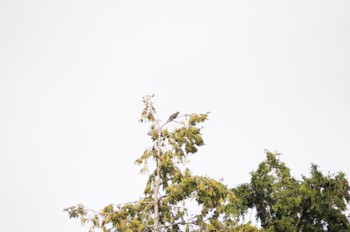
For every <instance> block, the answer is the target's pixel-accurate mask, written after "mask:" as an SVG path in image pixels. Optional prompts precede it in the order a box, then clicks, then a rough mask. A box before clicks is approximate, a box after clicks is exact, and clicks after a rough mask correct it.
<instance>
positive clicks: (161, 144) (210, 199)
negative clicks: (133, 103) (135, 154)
mask: <svg viewBox="0 0 350 232" xmlns="http://www.w3.org/2000/svg"><path fill="white" fill-rule="evenodd" d="M152 97H153V96H146V97H144V98H143V103H144V109H143V111H142V115H141V119H140V121H141V122H143V123H150V128H149V131H148V135H149V136H150V138H151V142H152V145H151V147H150V148H149V149H147V150H145V151H144V152H143V154H142V155H141V156H140V157H139V158H138V159H137V160H136V164H138V165H141V167H142V168H141V172H142V173H146V174H148V181H147V183H146V187H145V190H144V196H143V198H141V199H140V200H138V201H135V202H131V203H125V204H118V205H108V206H106V207H104V208H103V209H102V210H101V211H94V210H89V209H87V208H86V207H85V206H83V205H82V204H79V205H77V206H73V207H69V208H67V209H65V211H67V212H68V214H69V216H70V217H71V218H79V219H80V220H81V222H82V223H87V222H89V223H91V228H90V231H94V230H95V229H101V230H102V231H104V232H106V231H154V232H159V231H180V230H186V231H245V230H243V229H244V228H249V230H246V231H254V227H252V226H249V225H238V223H237V220H236V218H237V214H238V211H237V207H236V205H237V202H238V200H237V198H236V196H235V194H234V193H233V192H232V191H231V190H230V189H228V188H227V187H226V186H225V185H224V184H222V183H221V182H219V181H216V180H214V179H211V178H209V177H204V176H195V175H193V174H192V173H191V172H190V170H189V169H187V168H186V167H185V165H184V164H185V161H186V160H187V157H188V156H189V155H191V154H195V153H196V152H197V150H198V148H199V147H200V146H203V145H204V141H203V138H202V134H201V130H202V128H201V127H200V126H199V125H200V124H201V123H203V122H204V121H206V120H207V117H208V114H207V113H206V114H194V113H193V114H183V115H179V113H178V112H176V113H175V114H173V115H171V116H170V117H169V119H168V120H167V121H166V122H165V123H163V124H162V123H161V121H160V120H159V119H157V116H156V109H155V107H154V104H153V103H152V101H151V99H152ZM169 124H172V126H171V127H168V125H169ZM150 161H153V162H154V163H155V169H154V170H153V171H151V172H148V165H147V164H148V162H150ZM190 201H196V202H197V204H198V207H199V211H200V212H199V213H197V214H191V213H190V211H189V209H188V208H187V204H188V202H190ZM242 228H243V229H242Z"/></svg>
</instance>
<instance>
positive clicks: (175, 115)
mask: <svg viewBox="0 0 350 232" xmlns="http://www.w3.org/2000/svg"><path fill="white" fill-rule="evenodd" d="M179 113H180V112H179V111H177V112H176V113H173V114H172V115H170V117H169V119H168V121H166V123H168V122H171V121H173V120H174V119H175V118H176V117H177V116H178V115H179Z"/></svg>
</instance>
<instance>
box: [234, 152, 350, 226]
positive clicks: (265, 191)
mask: <svg viewBox="0 0 350 232" xmlns="http://www.w3.org/2000/svg"><path fill="white" fill-rule="evenodd" d="M349 191H350V187H349V183H348V181H347V179H346V178H345V174H344V173H343V172H339V173H337V174H332V175H331V174H329V175H326V176H325V175H323V174H322V172H321V171H319V169H318V167H317V166H316V165H314V164H313V165H311V171H310V176H309V177H306V176H303V177H302V180H296V179H295V178H293V177H292V176H291V174H290V169H289V168H288V167H286V165H285V164H284V163H283V162H281V161H280V160H279V154H276V153H272V152H269V151H268V152H267V153H266V160H265V161H263V162H261V163H260V165H259V167H258V169H257V170H256V171H254V172H252V173H251V180H250V183H246V184H241V185H239V186H238V187H236V188H234V189H233V192H234V193H235V194H236V196H237V198H238V199H239V204H238V208H240V213H241V215H242V216H244V215H245V214H246V213H247V210H248V209H255V210H256V218H257V219H258V221H260V223H261V227H262V228H264V229H265V230H266V231H350V224H349V217H347V216H346V215H345V211H346V209H347V204H348V203H349V201H350V195H349Z"/></svg>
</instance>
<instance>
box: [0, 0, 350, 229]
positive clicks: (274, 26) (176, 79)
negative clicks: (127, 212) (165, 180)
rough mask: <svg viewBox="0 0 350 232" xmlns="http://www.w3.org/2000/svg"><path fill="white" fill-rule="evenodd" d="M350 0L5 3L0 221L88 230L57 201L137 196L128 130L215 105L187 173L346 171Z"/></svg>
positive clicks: (1, 16) (134, 148) (245, 176)
mask: <svg viewBox="0 0 350 232" xmlns="http://www.w3.org/2000/svg"><path fill="white" fill-rule="evenodd" d="M349 10H350V2H349V1H319V0H317V1H305V0H303V1H280V0H278V1H203V0H201V1H188V0H186V1H179V0H177V1H164V0H162V1H141V0H140V1H117V0H114V1H111V0H105V1H104V0H102V1H91V0H84V1H83V0H81V1H77V0H69V1H68V0H61V1H44V0H33V1H24V0H1V1H0V184H1V187H0V208H1V210H0V218H1V219H0V221H1V228H2V229H1V230H2V231H6V232H18V231H37V232H46V231H51V232H62V231H65V232H83V231H84V232H86V231H87V230H88V228H87V227H81V226H80V223H79V222H78V221H77V220H70V219H68V216H67V215H66V214H65V213H63V212H62V210H63V208H65V207H68V206H72V205H75V204H78V203H84V204H85V205H87V206H89V207H90V208H95V209H100V208H102V207H103V206H105V205H107V204H109V203H121V202H127V201H132V200H137V199H138V198H139V197H140V196H141V194H142V191H143V188H144V185H145V180H146V176H143V175H141V174H139V168H138V167H137V166H135V165H134V160H135V159H136V158H137V157H138V156H139V155H140V154H142V152H143V150H144V149H145V148H147V147H148V146H149V144H150V143H149V139H148V137H147V135H146V133H147V126H146V125H142V124H140V123H138V122H137V121H138V119H139V116H140V113H141V110H142V104H141V99H142V96H144V95H146V94H153V93H154V94H155V95H156V97H155V99H154V101H155V103H156V106H157V109H158V112H159V117H160V118H161V119H163V120H164V119H165V120H166V119H167V117H168V116H169V115H170V114H171V113H173V112H176V111H180V112H181V113H192V112H207V111H210V112H211V114H210V119H209V121H208V122H206V123H205V129H204V131H203V133H204V138H205V142H206V146H205V147H203V148H201V149H200V150H199V152H198V153H197V154H196V155H195V156H193V157H192V158H191V163H190V164H189V166H190V167H191V168H192V170H193V172H194V173H195V174H199V175H208V176H210V177H214V178H217V179H219V178H224V182H225V184H227V185H228V186H230V187H233V186H235V185H237V184H239V183H242V182H247V181H248V180H249V172H251V171H252V170H254V169H256V168H257V165H258V163H259V162H261V161H262V160H263V159H264V158H265V155H264V149H269V150H271V151H278V152H281V153H282V154H283V155H282V157H281V159H282V160H283V161H285V162H286V164H287V166H289V167H290V168H291V169H292V173H293V175H295V176H296V177H298V178H299V177H300V175H301V174H307V173H308V171H309V167H310V163H315V164H318V165H319V166H320V168H321V170H323V171H324V173H328V172H337V171H340V170H342V171H344V172H346V173H347V174H348V175H349V174H350V170H349V164H350V65H349V64H350V43H349V41H350V14H349Z"/></svg>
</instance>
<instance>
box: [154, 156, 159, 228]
mask: <svg viewBox="0 0 350 232" xmlns="http://www.w3.org/2000/svg"><path fill="white" fill-rule="evenodd" d="M159 181H160V172H159V161H158V158H157V175H156V180H155V183H154V197H153V198H154V225H153V229H154V232H159V199H158V194H159Z"/></svg>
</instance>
